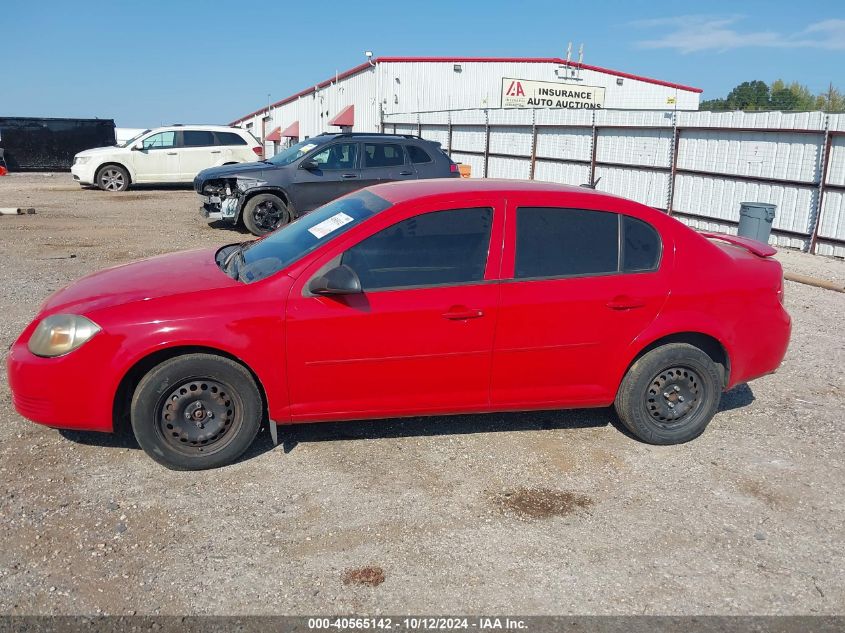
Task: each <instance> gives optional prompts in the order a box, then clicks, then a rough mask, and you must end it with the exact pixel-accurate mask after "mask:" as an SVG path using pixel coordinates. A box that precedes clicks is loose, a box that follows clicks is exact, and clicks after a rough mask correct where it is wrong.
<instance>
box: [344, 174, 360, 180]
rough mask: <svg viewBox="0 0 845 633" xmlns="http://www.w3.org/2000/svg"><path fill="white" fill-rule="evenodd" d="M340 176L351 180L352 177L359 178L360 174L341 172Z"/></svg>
mask: <svg viewBox="0 0 845 633" xmlns="http://www.w3.org/2000/svg"><path fill="white" fill-rule="evenodd" d="M340 177H341V178H345V179H346V180H349V179H350V178H357V177H358V175H357V174H341V175H340Z"/></svg>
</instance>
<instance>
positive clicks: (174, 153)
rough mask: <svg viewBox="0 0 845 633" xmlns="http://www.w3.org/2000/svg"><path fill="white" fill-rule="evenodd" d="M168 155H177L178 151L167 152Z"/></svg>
mask: <svg viewBox="0 0 845 633" xmlns="http://www.w3.org/2000/svg"><path fill="white" fill-rule="evenodd" d="M167 155H168V156H176V152H167Z"/></svg>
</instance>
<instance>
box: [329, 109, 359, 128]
mask: <svg viewBox="0 0 845 633" xmlns="http://www.w3.org/2000/svg"><path fill="white" fill-rule="evenodd" d="M329 125H340V126H347V125H348V126H350V127H351V126H353V125H355V106H354V105H350V106H346V107H345V108H344V109H343V110H341V111H340V112H338V113H337V115H335V117H334V118H333V119H332V120H331V121H329Z"/></svg>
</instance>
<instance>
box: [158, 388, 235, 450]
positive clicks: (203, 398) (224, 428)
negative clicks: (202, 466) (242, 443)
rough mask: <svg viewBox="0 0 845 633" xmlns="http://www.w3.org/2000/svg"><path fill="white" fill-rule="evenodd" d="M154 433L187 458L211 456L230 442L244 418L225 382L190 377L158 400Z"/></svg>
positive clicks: (232, 392)
mask: <svg viewBox="0 0 845 633" xmlns="http://www.w3.org/2000/svg"><path fill="white" fill-rule="evenodd" d="M156 410H157V420H156V430H157V431H158V433H159V435H160V437H161V438H162V439H163V440H164V442H165V443H166V444H167V445H168V446H169V447H171V448H173V449H175V450H176V451H178V452H180V453H182V454H186V455H199V454H208V453H214V452H216V451H219V450H221V449H223V448H224V447H225V446H226V445H228V444H229V442H231V440H232V438H233V437H234V436H235V434H236V431H237V429H238V427H240V425H241V420H242V417H243V405H242V402H241V399H240V397H239V396H238V394H237V393H235V392H234V390H233V389H232V388H231V387H229V386H228V385H226V384H225V383H222V382H219V381H217V380H209V379H206V378H193V379H190V380H186V381H184V382H181V383H180V384H178V385H177V386H176V387H175V388H173V389H171V390H170V391H168V392H166V393H165V394H164V395H163V396H162V398H161V399H160V400H159V403H158V407H157V408H156Z"/></svg>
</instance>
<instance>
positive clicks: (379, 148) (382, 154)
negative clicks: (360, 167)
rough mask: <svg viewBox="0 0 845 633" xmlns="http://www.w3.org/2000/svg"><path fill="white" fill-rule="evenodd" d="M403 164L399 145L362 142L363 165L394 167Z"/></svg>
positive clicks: (402, 155) (403, 159) (403, 157)
mask: <svg viewBox="0 0 845 633" xmlns="http://www.w3.org/2000/svg"><path fill="white" fill-rule="evenodd" d="M404 164H405V154H404V152H403V151H402V146H401V145H396V144H393V143H364V167H395V166H397V165H404Z"/></svg>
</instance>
